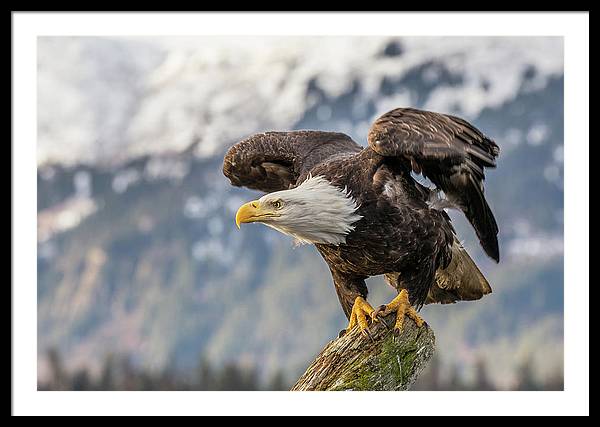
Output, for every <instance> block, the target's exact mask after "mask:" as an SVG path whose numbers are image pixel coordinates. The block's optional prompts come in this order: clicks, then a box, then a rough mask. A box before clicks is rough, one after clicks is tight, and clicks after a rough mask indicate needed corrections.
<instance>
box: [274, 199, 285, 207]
mask: <svg viewBox="0 0 600 427" xmlns="http://www.w3.org/2000/svg"><path fill="white" fill-rule="evenodd" d="M282 206H283V203H281V200H275V201H274V202H273V207H274V208H275V209H281V207H282Z"/></svg>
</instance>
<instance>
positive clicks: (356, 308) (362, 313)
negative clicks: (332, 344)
mask: <svg viewBox="0 0 600 427" xmlns="http://www.w3.org/2000/svg"><path fill="white" fill-rule="evenodd" d="M374 311H375V310H374V309H373V307H371V304H369V303H368V302H367V300H366V299H364V298H363V297H356V299H355V300H354V305H353V306H352V313H351V314H350V322H349V323H348V327H347V328H346V329H344V330H342V331H341V332H340V334H339V337H342V336H344V335H346V333H347V332H350V330H351V329H352V328H353V327H354V326H356V325H358V327H359V329H360V333H361V334H362V335H363V336H364V337H366V338H370V339H371V340H372V339H373V337H372V336H371V333H370V332H369V324H368V320H372V321H374V322H378V321H379V319H376V318H373V316H372V314H373V312H374Z"/></svg>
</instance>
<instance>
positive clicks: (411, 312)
mask: <svg viewBox="0 0 600 427" xmlns="http://www.w3.org/2000/svg"><path fill="white" fill-rule="evenodd" d="M391 313H396V324H395V325H394V331H395V332H401V331H402V327H403V326H404V316H405V315H406V316H408V317H410V318H411V319H412V320H414V321H415V323H416V324H417V326H418V327H419V328H420V327H421V326H423V324H424V323H425V321H424V320H423V318H422V317H421V316H419V314H418V313H417V310H415V309H414V308H413V306H412V305H410V301H409V299H408V291H407V290H406V289H402V290H401V291H400V293H399V294H398V296H396V298H394V299H393V300H392V301H391V302H390V303H389V304H388V305H385V306H381V307H379V308H378V309H377V310H375V311H374V312H373V313H372V314H371V317H372V318H373V319H375V318H377V317H378V316H387V315H388V314H391Z"/></svg>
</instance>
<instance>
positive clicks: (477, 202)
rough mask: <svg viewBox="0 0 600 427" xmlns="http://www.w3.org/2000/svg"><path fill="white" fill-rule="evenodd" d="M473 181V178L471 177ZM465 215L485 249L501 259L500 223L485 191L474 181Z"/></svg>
mask: <svg viewBox="0 0 600 427" xmlns="http://www.w3.org/2000/svg"><path fill="white" fill-rule="evenodd" d="M471 180H472V181H473V179H472V178H471ZM467 198H468V204H467V208H466V209H464V212H465V215H466V217H467V219H468V220H469V222H470V223H471V225H472V226H473V228H474V229H475V232H476V233H477V237H478V238H479V242H480V243H481V246H482V247H483V250H484V251H485V253H486V254H488V255H489V256H490V257H491V258H492V259H493V260H495V261H496V262H499V261H500V250H499V248H498V224H497V223H496V219H495V218H494V214H493V213H492V210H491V209H490V206H489V205H488V203H487V201H486V200H485V197H484V196H483V192H482V191H481V189H480V188H479V186H478V185H477V183H476V182H474V181H473V182H472V184H471V186H470V188H469V190H468V194H467Z"/></svg>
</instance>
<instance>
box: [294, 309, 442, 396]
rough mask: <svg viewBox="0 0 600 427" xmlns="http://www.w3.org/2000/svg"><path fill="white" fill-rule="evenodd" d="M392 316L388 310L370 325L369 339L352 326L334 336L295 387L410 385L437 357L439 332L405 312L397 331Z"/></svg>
mask: <svg viewBox="0 0 600 427" xmlns="http://www.w3.org/2000/svg"><path fill="white" fill-rule="evenodd" d="M394 321H395V315H390V316H387V317H385V318H383V319H380V321H379V322H375V323H373V324H371V325H370V326H369V332H370V335H371V337H370V338H369V337H365V336H363V335H362V334H361V333H360V330H359V329H358V327H354V328H353V329H352V330H351V331H350V332H348V333H347V334H345V335H344V336H342V337H340V338H337V339H335V340H333V341H331V342H330V343H329V344H327V345H326V346H325V348H324V349H323V350H322V351H321V353H319V355H318V356H317V358H316V359H315V360H314V361H313V362H312V363H311V365H310V366H309V367H308V369H307V370H306V372H305V373H304V374H303V375H302V376H301V377H300V379H299V380H298V381H297V382H296V384H295V385H294V386H293V387H292V391H296V390H297V391H308V390H314V391H318V390H331V391H333V390H407V389H408V388H409V387H410V386H411V385H412V384H413V383H414V382H415V380H416V379H417V377H418V376H419V374H420V373H421V371H422V370H423V368H425V366H426V365H427V362H428V361H429V360H430V359H431V356H433V353H434V351H435V335H434V334H433V330H432V329H431V328H430V327H429V326H428V325H427V324H424V325H423V326H422V327H421V328H419V327H417V325H416V324H415V323H414V321H413V320H412V319H410V318H408V317H406V318H405V319H404V329H403V331H402V333H401V334H400V335H398V336H396V335H395V334H394V333H393V332H392V328H393V325H394Z"/></svg>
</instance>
